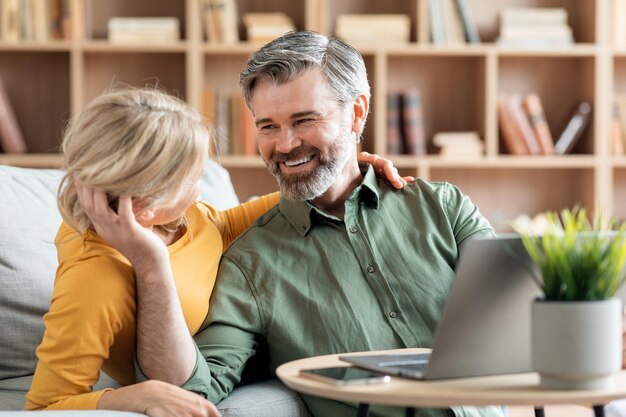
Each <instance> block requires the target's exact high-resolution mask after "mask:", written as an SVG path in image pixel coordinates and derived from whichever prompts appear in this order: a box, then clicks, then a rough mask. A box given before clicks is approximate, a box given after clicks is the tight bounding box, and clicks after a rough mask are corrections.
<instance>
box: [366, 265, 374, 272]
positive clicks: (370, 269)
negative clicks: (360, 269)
mask: <svg viewBox="0 0 626 417" xmlns="http://www.w3.org/2000/svg"><path fill="white" fill-rule="evenodd" d="M367 272H369V273H370V274H373V273H374V272H376V267H375V266H374V265H369V266H368V267H367Z"/></svg>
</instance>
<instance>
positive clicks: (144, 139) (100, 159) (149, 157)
mask: <svg viewBox="0 0 626 417" xmlns="http://www.w3.org/2000/svg"><path fill="white" fill-rule="evenodd" d="M208 142H209V132H208V130H207V128H206V127H205V125H204V123H203V120H202V117H201V116H200V115H199V114H198V113H197V112H196V111H194V110H193V109H192V108H191V107H190V106H189V105H187V104H186V103H185V102H184V101H182V100H180V99H177V98H175V97H172V96H170V95H167V94H165V93H163V92H161V91H158V90H155V89H130V88H127V89H122V90H114V91H111V92H108V93H105V94H103V95H101V96H99V97H97V98H96V99H94V100H93V101H92V102H91V103H89V105H88V106H87V107H86V108H85V109H84V110H83V111H82V112H81V113H80V114H79V115H78V116H77V117H76V118H75V119H74V120H72V121H71V122H70V124H69V126H68V128H67V131H66V132H65V136H64V138H63V144H62V146H61V149H62V152H63V155H64V158H65V169H66V174H65V176H64V177H63V179H62V180H61V184H60V185H59V190H58V196H57V197H58V205H59V210H60V211H61V215H62V216H63V220H64V221H65V222H66V223H67V224H68V225H70V226H71V227H72V228H74V229H75V230H76V231H78V232H84V231H85V230H87V229H89V228H90V227H91V221H90V220H89V218H88V217H87V215H86V214H85V212H84V211H83V209H82V207H81V206H80V204H79V202H78V196H77V193H76V187H75V186H74V182H73V181H72V179H73V178H76V179H77V180H79V181H80V182H81V183H82V184H83V185H85V186H87V187H91V188H93V189H96V190H101V191H105V192H106V193H107V196H108V199H109V204H110V205H111V206H112V207H116V206H117V201H118V198H119V197H120V195H129V196H131V197H132V199H133V201H137V200H141V204H142V209H155V208H168V207H171V206H174V205H175V204H176V203H177V202H178V201H180V199H181V198H182V196H184V194H185V193H186V192H187V191H188V187H187V186H186V182H189V181H190V180H195V179H196V177H192V176H194V175H197V176H199V175H200V173H201V172H202V171H201V170H202V169H203V167H204V163H205V161H206V158H207V156H208ZM182 222H183V218H181V219H180V220H179V221H177V222H174V223H176V224H172V223H171V224H170V225H172V226H174V227H177V226H178V225H180V224H181V223H182Z"/></svg>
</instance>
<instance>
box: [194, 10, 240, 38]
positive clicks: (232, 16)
mask: <svg viewBox="0 0 626 417" xmlns="http://www.w3.org/2000/svg"><path fill="white" fill-rule="evenodd" d="M199 4H200V17H201V20H202V26H203V28H204V34H205V37H206V39H207V41H208V42H209V43H228V44H233V43H237V42H239V10H238V8H237V1H236V0H200V1H199Z"/></svg>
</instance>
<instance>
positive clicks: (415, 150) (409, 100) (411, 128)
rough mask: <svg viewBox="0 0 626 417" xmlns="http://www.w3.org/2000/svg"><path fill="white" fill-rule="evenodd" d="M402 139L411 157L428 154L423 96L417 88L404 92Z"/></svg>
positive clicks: (402, 96)
mask: <svg viewBox="0 0 626 417" xmlns="http://www.w3.org/2000/svg"><path fill="white" fill-rule="evenodd" d="M401 101H402V105H401V107H402V112H401V115H402V135H403V136H402V137H403V139H404V151H405V153H407V154H409V155H424V154H426V132H425V130H424V114H423V109H422V96H421V94H420V91H419V90H418V89H417V88H407V89H404V90H402V95H401Z"/></svg>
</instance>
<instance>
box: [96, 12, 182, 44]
mask: <svg viewBox="0 0 626 417" xmlns="http://www.w3.org/2000/svg"><path fill="white" fill-rule="evenodd" d="M108 29H109V41H110V42H114V43H130V42H141V43H144V42H146V43H148V42H149V43H163V42H176V41H178V40H180V22H179V21H178V19H177V18H175V17H112V18H111V19H109V23H108Z"/></svg>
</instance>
